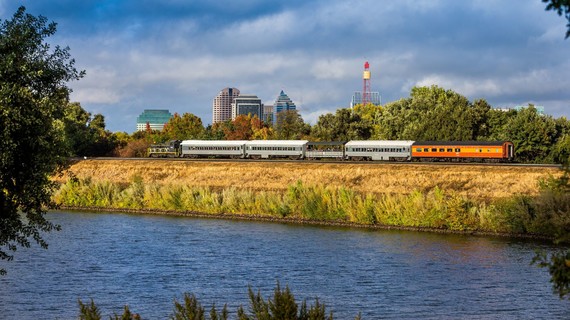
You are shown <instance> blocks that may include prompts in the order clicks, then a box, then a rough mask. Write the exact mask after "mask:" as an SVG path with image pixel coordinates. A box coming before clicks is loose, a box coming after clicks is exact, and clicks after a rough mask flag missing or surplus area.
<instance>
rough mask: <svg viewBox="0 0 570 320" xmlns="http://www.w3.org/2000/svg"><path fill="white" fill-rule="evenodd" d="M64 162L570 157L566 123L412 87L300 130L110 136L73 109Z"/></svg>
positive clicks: (288, 118)
mask: <svg viewBox="0 0 570 320" xmlns="http://www.w3.org/2000/svg"><path fill="white" fill-rule="evenodd" d="M62 128H64V129H63V131H64V132H65V140H66V141H67V144H68V146H69V150H70V156H119V157H137V156H139V157H142V156H145V155H146V148H147V147H148V146H149V145H150V144H153V143H163V142H167V141H169V140H185V139H204V140H252V139H261V140H266V139H267V140H269V139H306V140H310V141H348V140H369V139H375V140H416V141H426V140H436V141H469V140H477V141H493V140H510V141H512V142H513V143H514V144H515V152H516V158H517V160H518V161H520V162H534V163H564V162H565V161H567V159H568V157H569V156H570V121H569V120H568V119H566V118H565V117H560V118H554V117H552V116H550V115H542V114H540V113H539V112H537V110H536V108H535V107H534V106H533V105H529V106H528V107H526V108H523V109H521V110H519V111H517V110H508V111H503V110H498V109H494V108H492V107H491V105H489V103H487V101H485V100H483V99H479V100H475V101H474V102H471V101H469V100H468V99H467V98H466V97H464V96H462V95H460V94H458V93H456V92H454V91H452V90H445V89H443V88H440V87H437V86H431V87H414V88H412V90H411V93H410V97H409V98H405V99H400V100H398V101H394V102H390V103H388V104H386V105H384V106H376V105H372V104H369V105H365V106H363V105H357V106H355V107H354V109H350V108H342V109H338V110H337V111H336V112H335V113H334V114H333V113H327V114H323V115H321V116H320V117H319V119H318V121H317V123H316V124H314V125H312V126H311V125H310V124H308V123H305V122H304V120H303V118H302V117H301V115H300V114H299V113H298V112H297V111H286V112H282V113H279V114H278V117H277V121H276V124H275V125H273V124H272V122H271V121H264V120H263V119H259V118H257V117H250V116H238V117H237V118H236V119H234V120H229V121H226V122H223V123H216V124H214V125H208V126H206V127H204V125H203V123H202V120H201V119H200V118H198V117H197V116H195V115H193V114H191V113H184V114H183V115H179V114H174V116H173V117H172V118H171V119H170V121H169V122H168V123H167V124H166V125H165V128H164V130H162V131H153V130H150V129H149V130H146V131H138V132H134V133H132V134H127V133H125V132H115V133H112V132H110V131H108V130H106V129H105V120H104V117H103V115H101V114H97V115H94V116H93V117H92V116H91V114H89V113H88V112H86V111H85V110H84V109H83V108H82V107H81V105H80V104H79V103H72V104H70V105H69V107H68V108H67V112H66V117H65V119H64V121H63V123H62Z"/></svg>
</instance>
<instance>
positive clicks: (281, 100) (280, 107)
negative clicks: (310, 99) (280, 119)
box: [273, 90, 297, 124]
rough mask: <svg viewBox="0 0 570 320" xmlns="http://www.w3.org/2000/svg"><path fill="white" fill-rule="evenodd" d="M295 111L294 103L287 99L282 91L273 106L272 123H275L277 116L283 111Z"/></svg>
mask: <svg viewBox="0 0 570 320" xmlns="http://www.w3.org/2000/svg"><path fill="white" fill-rule="evenodd" d="M289 110H297V106H296V105H295V103H294V102H293V101H292V100H291V99H290V98H289V96H288V95H287V94H285V92H283V90H281V93H280V94H279V96H278V97H277V99H276V100H275V103H274V104H273V123H274V124H275V123H277V115H278V114H279V113H280V112H283V111H289Z"/></svg>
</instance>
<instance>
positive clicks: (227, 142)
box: [180, 140, 247, 146]
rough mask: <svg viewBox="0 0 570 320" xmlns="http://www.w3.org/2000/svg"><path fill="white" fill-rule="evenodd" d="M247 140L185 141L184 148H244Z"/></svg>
mask: <svg viewBox="0 0 570 320" xmlns="http://www.w3.org/2000/svg"><path fill="white" fill-rule="evenodd" d="M246 142H247V141H246V140H184V141H182V142H181V143H180V145H183V146H243V145H244V144H246Z"/></svg>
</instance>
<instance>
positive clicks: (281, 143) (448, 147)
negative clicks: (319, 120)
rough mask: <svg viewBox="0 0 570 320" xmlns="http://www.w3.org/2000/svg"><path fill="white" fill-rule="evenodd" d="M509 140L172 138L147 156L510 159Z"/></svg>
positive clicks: (150, 151)
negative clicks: (317, 140)
mask: <svg viewBox="0 0 570 320" xmlns="http://www.w3.org/2000/svg"><path fill="white" fill-rule="evenodd" d="M514 154H515V151H514V145H513V143H512V142H510V141H491V142H487V141H448V142H441V141H410V140H401V141H397V140H352V141H348V142H334V141H333V142H311V141H307V140H183V141H180V140H175V141H171V142H170V143H169V144H162V145H151V146H150V147H149V148H148V156H149V157H182V158H229V159H279V158H281V159H294V160H318V159H330V160H347V161H366V160H370V161H430V162H431V161H453V162H471V161H473V162H484V161H485V162H511V161H513V159H514Z"/></svg>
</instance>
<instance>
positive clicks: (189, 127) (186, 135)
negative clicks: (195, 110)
mask: <svg viewBox="0 0 570 320" xmlns="http://www.w3.org/2000/svg"><path fill="white" fill-rule="evenodd" d="M163 134H164V135H165V136H166V137H167V139H168V140H189V139H199V138H200V137H201V136H202V135H203V134H204V126H203V125H202V119H200V118H198V117H197V116H195V115H193V114H191V113H184V114H183V115H182V116H180V115H179V114H178V113H175V114H174V116H173V117H172V118H170V120H168V122H167V123H166V124H165V125H164V130H163Z"/></svg>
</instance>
